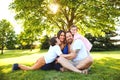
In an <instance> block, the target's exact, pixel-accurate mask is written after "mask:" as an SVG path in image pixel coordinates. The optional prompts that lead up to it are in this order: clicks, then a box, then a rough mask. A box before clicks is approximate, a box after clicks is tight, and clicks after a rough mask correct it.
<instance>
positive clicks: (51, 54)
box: [44, 45, 62, 64]
mask: <svg viewBox="0 0 120 80" xmlns="http://www.w3.org/2000/svg"><path fill="white" fill-rule="evenodd" d="M61 54H62V51H61V49H60V47H59V45H55V46H50V47H49V50H48V52H47V54H46V55H44V58H45V62H46V64H47V63H51V62H53V61H54V60H55V59H56V57H57V56H60V55H61Z"/></svg>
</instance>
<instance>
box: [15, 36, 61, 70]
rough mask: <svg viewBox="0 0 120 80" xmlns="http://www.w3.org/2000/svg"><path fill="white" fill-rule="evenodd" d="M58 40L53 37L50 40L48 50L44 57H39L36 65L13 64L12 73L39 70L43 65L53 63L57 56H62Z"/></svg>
mask: <svg viewBox="0 0 120 80" xmlns="http://www.w3.org/2000/svg"><path fill="white" fill-rule="evenodd" d="M59 44H60V40H59V39H58V38H57V37H53V38H51V39H50V48H49V50H48V52H47V54H46V55H44V56H41V57H40V58H39V59H38V60H37V61H36V63H35V64H34V65H33V66H31V67H29V66H25V65H21V64H14V65H13V71H14V70H18V69H22V70H37V69H40V68H41V67H42V66H44V65H45V64H48V63H51V62H53V61H54V60H55V59H56V57H57V56H60V55H61V54H62V52H61V49H60V47H59Z"/></svg>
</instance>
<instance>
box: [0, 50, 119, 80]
mask: <svg viewBox="0 0 120 80" xmlns="http://www.w3.org/2000/svg"><path fill="white" fill-rule="evenodd" d="M46 51H47V50H41V51H39V50H33V51H29V50H6V51H5V52H4V55H0V80H120V51H104V52H91V55H92V56H93V58H94V63H93V65H92V67H91V71H90V73H89V74H88V75H84V74H78V73H74V72H58V71H55V70H51V71H42V70H36V71H22V70H19V71H15V72H12V71H11V69H12V64H13V63H22V64H26V65H32V64H33V63H34V62H35V61H36V60H37V59H38V58H39V57H40V56H41V55H44V54H45V53H46Z"/></svg>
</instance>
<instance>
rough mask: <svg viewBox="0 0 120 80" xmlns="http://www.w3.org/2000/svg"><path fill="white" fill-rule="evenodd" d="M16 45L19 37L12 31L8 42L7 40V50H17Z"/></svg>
mask: <svg viewBox="0 0 120 80" xmlns="http://www.w3.org/2000/svg"><path fill="white" fill-rule="evenodd" d="M16 44H17V36H16V34H15V31H13V30H10V32H9V33H8V35H7V40H6V44H5V45H6V48H7V49H16V47H15V46H16Z"/></svg>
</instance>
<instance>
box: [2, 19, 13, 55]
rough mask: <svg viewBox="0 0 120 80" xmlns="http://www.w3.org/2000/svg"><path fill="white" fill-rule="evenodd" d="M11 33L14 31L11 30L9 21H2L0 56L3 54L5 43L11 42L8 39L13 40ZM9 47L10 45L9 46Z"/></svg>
mask: <svg viewBox="0 0 120 80" xmlns="http://www.w3.org/2000/svg"><path fill="white" fill-rule="evenodd" d="M13 33H15V31H14V30H13V27H12V25H11V24H10V22H9V21H7V20H6V19H2V20H1V21H0V48H1V54H3V49H4V47H5V46H6V45H7V43H8V42H9V41H10V40H12V39H11V38H10V37H12V38H13ZM9 45H11V44H9Z"/></svg>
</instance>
